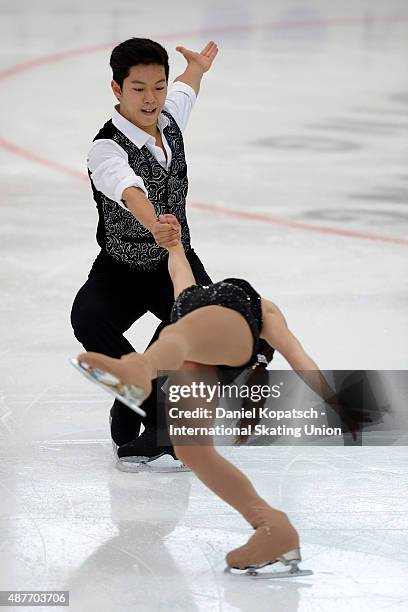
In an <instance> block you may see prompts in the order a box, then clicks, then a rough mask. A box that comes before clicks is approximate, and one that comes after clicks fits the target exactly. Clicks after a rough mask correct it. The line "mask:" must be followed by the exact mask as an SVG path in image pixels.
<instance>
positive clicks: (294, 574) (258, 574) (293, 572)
mask: <svg viewBox="0 0 408 612" xmlns="http://www.w3.org/2000/svg"><path fill="white" fill-rule="evenodd" d="M274 563H278V561H273V562H272V563H265V565H260V566H259V567H249V568H246V569H242V570H240V569H235V568H232V567H229V566H227V567H226V568H225V570H224V571H225V572H227V573H229V574H231V575H233V576H240V577H242V576H247V577H249V578H253V579H255V580H270V579H271V578H299V577H300V576H312V574H313V572H312V570H302V569H300V568H299V567H298V565H297V563H293V564H292V563H291V564H290V568H289V569H286V570H283V571H272V572H262V571H260V570H261V569H263V568H264V567H266V566H268V565H273V564H274Z"/></svg>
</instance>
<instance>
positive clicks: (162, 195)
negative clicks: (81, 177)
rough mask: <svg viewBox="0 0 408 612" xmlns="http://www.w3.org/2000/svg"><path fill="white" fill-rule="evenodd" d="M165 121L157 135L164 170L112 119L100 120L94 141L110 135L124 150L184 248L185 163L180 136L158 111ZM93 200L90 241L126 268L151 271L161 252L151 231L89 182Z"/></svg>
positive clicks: (187, 234)
mask: <svg viewBox="0 0 408 612" xmlns="http://www.w3.org/2000/svg"><path fill="white" fill-rule="evenodd" d="M162 114H163V115H165V116H166V117H167V118H168V119H169V125H168V126H167V127H165V128H164V129H163V133H164V135H165V137H166V140H167V142H168V144H169V147H170V149H171V152H172V160H171V164H170V168H169V170H166V169H165V168H163V167H162V166H161V165H160V164H159V162H158V161H157V159H156V158H155V157H154V156H153V155H152V154H151V153H150V151H149V149H148V148H147V147H146V146H143V147H142V148H141V149H139V148H138V147H137V146H136V145H135V144H133V143H132V142H131V141H130V140H129V139H128V138H127V137H126V136H125V135H124V134H123V133H122V132H121V131H120V130H118V129H117V128H116V127H115V126H114V125H113V123H112V120H110V121H108V122H107V123H105V125H104V126H103V128H102V129H101V130H100V131H99V133H98V134H97V136H95V138H94V141H95V140H100V139H110V140H113V141H114V142H116V143H117V144H118V145H119V146H120V147H122V149H123V150H124V151H125V152H126V153H127V155H128V159H129V166H130V167H131V168H132V170H133V171H134V172H135V174H136V175H138V176H140V177H141V178H142V179H143V182H144V184H145V187H146V189H147V191H148V197H149V200H150V201H151V203H152V204H153V206H154V208H155V211H156V214H157V216H159V215H161V214H165V213H171V214H173V215H174V216H175V217H176V218H177V219H178V221H179V223H180V225H181V240H182V243H183V246H184V248H185V250H186V251H188V250H189V248H190V231H189V228H188V224H187V218H186V197H187V191H188V178H187V164H186V158H185V155H184V143H183V135H182V133H181V130H180V128H179V127H178V125H177V123H176V121H175V120H174V119H173V117H172V116H171V115H170V113H168V112H166V111H163V112H162ZM90 179H91V185H92V191H93V196H94V200H95V202H96V205H97V209H98V213H99V222H98V229H97V232H96V239H97V241H98V244H99V245H100V247H101V248H102V250H104V251H105V252H106V253H107V254H108V255H110V256H111V257H112V258H113V259H115V260H116V261H120V262H122V263H124V264H126V265H127V266H129V267H131V268H135V269H138V270H146V271H149V270H154V269H156V268H157V267H158V265H159V263H160V261H162V260H163V258H164V257H165V256H166V254H167V251H166V249H163V248H161V247H159V246H157V244H156V242H155V241H154V238H153V236H152V234H151V233H150V232H149V230H147V229H146V228H145V227H144V226H143V225H142V224H141V223H139V221H137V219H136V218H135V217H134V216H133V215H132V213H131V212H130V211H127V210H125V209H124V208H122V207H121V206H119V204H118V203H117V202H115V201H114V200H111V199H110V198H108V197H107V196H105V195H104V194H103V193H102V192H101V191H98V190H97V189H96V188H95V186H94V184H93V181H92V177H91V175H90Z"/></svg>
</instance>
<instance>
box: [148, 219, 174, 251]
mask: <svg viewBox="0 0 408 612" xmlns="http://www.w3.org/2000/svg"><path fill="white" fill-rule="evenodd" d="M151 231H152V234H153V238H154V239H155V241H156V244H158V246H161V247H162V248H164V249H169V248H171V247H175V246H177V245H178V243H179V242H180V240H181V226H180V223H179V222H178V221H177V219H176V217H175V216H174V215H171V214H165V215H160V216H159V218H158V219H157V221H155V223H154V225H153V227H152V230H151Z"/></svg>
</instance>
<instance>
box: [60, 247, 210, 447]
mask: <svg viewBox="0 0 408 612" xmlns="http://www.w3.org/2000/svg"><path fill="white" fill-rule="evenodd" d="M187 259H188V261H189V263H190V265H191V268H192V270H193V274H194V277H195V279H196V281H197V283H203V284H209V283H211V282H212V281H211V279H210V277H209V276H208V274H207V272H206V271H205V269H204V266H203V264H202V263H201V261H200V259H199V258H198V256H197V254H196V253H195V251H194V250H193V249H190V251H189V252H188V253H187ZM173 302H174V294H173V284H172V282H171V279H170V275H169V273H168V269H167V258H166V259H165V260H163V262H162V263H161V264H160V267H159V268H158V269H157V270H154V271H153V272H144V271H139V270H132V269H130V268H128V267H127V266H125V265H124V264H121V263H118V262H116V261H115V260H113V259H112V258H111V257H109V256H108V255H107V254H106V253H105V252H103V251H101V253H99V255H98V257H97V258H96V260H95V262H94V264H93V266H92V269H91V271H90V273H89V276H88V280H87V281H86V283H85V284H84V285H83V286H82V287H81V288H80V290H79V291H78V293H77V295H76V297H75V300H74V303H73V306H72V312H71V324H72V327H73V330H74V334H75V337H76V338H77V340H79V342H80V343H81V344H82V345H83V347H84V348H85V350H86V351H95V352H98V353H105V354H106V355H109V356H110V357H121V356H122V355H125V354H126V353H130V352H132V351H134V348H133V347H132V345H131V344H130V342H129V341H128V340H127V339H126V338H125V337H124V335H123V334H124V332H125V331H126V330H128V329H129V328H130V327H131V325H133V323H134V322H135V321H137V320H138V319H140V317H142V316H143V315H144V314H145V313H146V312H148V311H149V312H151V313H153V314H154V315H155V316H156V317H157V318H158V319H160V321H161V323H160V325H159V326H158V328H157V329H156V331H155V333H154V335H153V337H152V339H151V341H150V343H149V346H150V344H151V343H152V342H154V341H155V340H156V339H157V338H158V336H159V334H160V332H161V330H162V329H163V328H164V327H165V326H166V325H168V324H169V322H170V312H171V307H172V305H173ZM157 384H160V382H159V383H157V382H156V383H155V384H154V385H153V392H152V394H151V395H150V396H149V397H148V398H147V399H146V401H145V402H144V403H143V409H144V410H145V411H146V414H147V416H146V417H145V418H144V419H143V418H142V417H140V416H139V415H138V414H136V413H135V412H133V410H131V409H130V408H128V407H127V406H125V405H124V404H122V403H121V402H119V401H115V403H114V404H113V406H112V409H111V416H112V423H111V435H112V439H113V440H114V442H115V443H116V444H118V445H119V446H120V445H122V444H126V443H127V442H130V441H132V440H134V439H135V438H137V436H138V435H139V432H140V424H141V422H142V421H143V424H144V426H145V427H151V428H156V427H157V408H156V396H157V393H156V389H157Z"/></svg>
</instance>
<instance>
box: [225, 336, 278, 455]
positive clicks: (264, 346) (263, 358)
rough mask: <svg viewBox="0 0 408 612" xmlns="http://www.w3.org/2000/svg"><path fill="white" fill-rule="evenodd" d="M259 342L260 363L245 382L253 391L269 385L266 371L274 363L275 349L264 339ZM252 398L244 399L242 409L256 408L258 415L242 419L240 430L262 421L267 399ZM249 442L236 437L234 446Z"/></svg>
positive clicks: (240, 436) (245, 437)
mask: <svg viewBox="0 0 408 612" xmlns="http://www.w3.org/2000/svg"><path fill="white" fill-rule="evenodd" d="M259 342H260V349H259V354H258V362H257V363H256V365H255V366H254V367H253V368H252V370H251V371H250V373H249V375H248V377H247V379H246V381H245V386H246V387H248V389H251V388H252V386H253V385H260V386H263V385H267V384H268V382H269V374H268V370H267V369H266V367H267V365H268V363H269V362H270V361H272V359H273V354H274V352H275V349H274V348H272V347H271V346H270V345H269V344H268V343H267V342H266V340H263V339H262V340H260V341H259ZM250 396H251V393H250V394H249V397H248V398H245V399H244V401H243V402H242V408H244V409H245V410H250V409H252V408H255V409H256V412H257V414H256V416H255V417H254V418H249V419H247V418H245V417H244V418H242V419H240V420H239V421H238V424H237V426H238V427H239V428H240V429H241V428H243V427H248V426H249V425H251V427H254V426H255V425H257V424H258V423H259V421H260V411H261V410H262V408H263V407H264V405H265V401H266V398H265V397H260V399H259V400H253V399H251V397H250ZM247 440H248V436H245V435H239V436H236V437H235V440H234V445H235V446H242V445H243V444H245V443H246V442H247Z"/></svg>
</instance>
